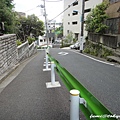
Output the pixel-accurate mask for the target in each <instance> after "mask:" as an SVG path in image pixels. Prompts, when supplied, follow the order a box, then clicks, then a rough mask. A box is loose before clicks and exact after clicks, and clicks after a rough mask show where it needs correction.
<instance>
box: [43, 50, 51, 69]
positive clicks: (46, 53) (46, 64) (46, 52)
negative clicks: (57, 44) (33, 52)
mask: <svg viewBox="0 0 120 120" xmlns="http://www.w3.org/2000/svg"><path fill="white" fill-rule="evenodd" d="M48 53H49V50H48V49H46V50H45V56H46V58H45V61H46V62H45V64H44V65H43V66H46V68H45V69H43V71H50V70H51V69H50V68H48V66H49V65H50V64H48V63H49V62H48Z"/></svg>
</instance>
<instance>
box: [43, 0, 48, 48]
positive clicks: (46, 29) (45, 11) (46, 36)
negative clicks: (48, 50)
mask: <svg viewBox="0 0 120 120" xmlns="http://www.w3.org/2000/svg"><path fill="white" fill-rule="evenodd" d="M43 1H44V16H45V27H46V40H47V47H48V30H47V17H46V16H47V14H46V8H45V0H43Z"/></svg>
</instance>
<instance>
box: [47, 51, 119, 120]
mask: <svg viewBox="0 0 120 120" xmlns="http://www.w3.org/2000/svg"><path fill="white" fill-rule="evenodd" d="M47 55H48V58H49V60H50V61H52V62H54V64H55V69H56V71H57V73H58V74H59V76H60V78H61V79H62V81H63V83H64V84H65V86H66V87H67V89H68V90H69V91H70V90H73V89H76V90H79V91H80V97H81V98H84V100H85V101H86V105H84V104H80V109H81V111H82V112H83V113H84V115H85V117H86V119H87V120H90V119H91V118H90V116H91V115H96V116H99V117H96V118H92V120H117V119H116V118H115V117H114V116H113V115H112V113H111V112H110V111H109V110H108V109H107V108H105V106H104V105H103V104H102V103H100V102H99V101H98V100H97V99H96V98H95V97H94V96H93V95H92V94H91V93H90V92H89V91H88V90H87V89H86V88H85V87H84V86H83V85H82V84H81V83H80V82H79V81H78V80H77V79H76V78H75V77H74V76H73V75H71V74H70V73H69V72H68V71H67V70H66V69H65V68H64V67H62V66H61V64H60V63H59V62H58V61H57V60H56V59H54V58H53V57H52V56H51V55H50V54H49V53H47ZM102 115H103V116H104V115H108V116H109V117H108V116H107V117H105V118H103V117H100V116H102ZM110 116H111V117H110ZM112 116H113V117H112Z"/></svg>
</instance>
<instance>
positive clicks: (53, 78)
mask: <svg viewBox="0 0 120 120" xmlns="http://www.w3.org/2000/svg"><path fill="white" fill-rule="evenodd" d="M54 67H55V64H54V62H53V61H52V62H51V84H52V85H54V84H55V70H54Z"/></svg>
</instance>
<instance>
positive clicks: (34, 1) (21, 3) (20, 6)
mask: <svg viewBox="0 0 120 120" xmlns="http://www.w3.org/2000/svg"><path fill="white" fill-rule="evenodd" d="M47 1H48V0H47ZM49 1H57V0H49ZM14 4H15V11H18V12H25V13H26V14H27V15H31V14H35V15H36V16H38V17H39V18H40V19H41V20H43V21H44V20H45V18H44V17H43V16H42V14H41V8H40V7H37V6H38V5H41V4H42V5H43V4H44V3H43V1H42V0H14ZM62 11H63V1H61V2H46V13H47V14H48V16H47V18H48V19H49V20H51V19H53V18H54V17H56V16H57V15H58V14H59V13H61V12H62ZM56 21H57V22H60V21H62V15H61V16H59V17H58V18H56Z"/></svg>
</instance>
